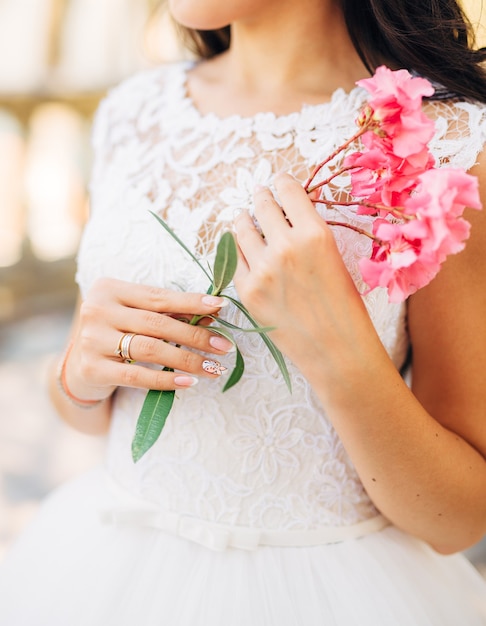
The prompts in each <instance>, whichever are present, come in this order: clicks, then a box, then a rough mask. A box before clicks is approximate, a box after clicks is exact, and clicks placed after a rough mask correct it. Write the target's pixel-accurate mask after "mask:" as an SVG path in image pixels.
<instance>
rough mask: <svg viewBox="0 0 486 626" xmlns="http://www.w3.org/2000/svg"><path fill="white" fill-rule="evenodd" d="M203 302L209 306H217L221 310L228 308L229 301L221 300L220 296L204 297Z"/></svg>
mask: <svg viewBox="0 0 486 626" xmlns="http://www.w3.org/2000/svg"><path fill="white" fill-rule="evenodd" d="M202 301H203V303H204V304H207V305H208V306H217V307H219V308H222V307H224V306H228V300H226V298H220V297H218V296H203V299H202Z"/></svg>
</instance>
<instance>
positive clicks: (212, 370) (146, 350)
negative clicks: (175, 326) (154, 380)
mask: <svg viewBox="0 0 486 626" xmlns="http://www.w3.org/2000/svg"><path fill="white" fill-rule="evenodd" d="M214 339H215V340H216V341H219V340H224V341H227V340H225V338H224V337H221V336H216V335H214ZM129 352H130V357H131V358H132V359H133V360H134V361H135V362H142V363H154V364H158V365H163V366H164V367H169V368H171V369H174V370H179V371H181V372H184V373H187V374H192V375H194V376H198V377H199V376H203V377H209V378H212V377H214V376H220V375H221V374H222V373H223V372H224V371H225V370H226V367H224V366H222V364H221V362H220V361H219V360H217V359H212V358H208V357H207V356H204V355H201V354H198V353H196V352H193V351H192V350H184V349H183V348H179V347H177V346H174V345H172V344H170V343H167V342H164V341H161V340H160V339H154V337H145V336H144V335H135V336H134V337H133V339H132V340H131V342H130V350H129ZM212 352H214V350H212ZM220 353H221V354H222V355H224V354H225V353H224V352H220ZM132 365H133V363H132ZM218 366H219V367H218Z"/></svg>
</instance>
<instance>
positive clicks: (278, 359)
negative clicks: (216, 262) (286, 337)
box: [223, 294, 292, 393]
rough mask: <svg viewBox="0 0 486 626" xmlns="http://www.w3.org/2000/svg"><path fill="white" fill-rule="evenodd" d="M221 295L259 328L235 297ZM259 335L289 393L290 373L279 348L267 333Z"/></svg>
mask: <svg viewBox="0 0 486 626" xmlns="http://www.w3.org/2000/svg"><path fill="white" fill-rule="evenodd" d="M223 296H224V297H225V298H228V300H230V301H231V302H232V303H233V304H234V305H235V306H236V307H237V308H238V309H239V310H240V311H241V312H242V313H243V315H244V316H245V317H246V318H247V320H248V321H249V322H250V324H251V325H252V326H254V327H255V328H259V326H258V323H257V321H256V320H255V319H254V318H253V317H252V316H251V314H250V312H249V311H248V309H247V308H246V307H245V306H244V305H243V304H242V303H241V302H240V301H239V300H236V299H235V298H232V297H231V296H228V295H226V294H223ZM260 337H261V338H262V340H263V341H264V342H265V345H266V346H267V348H268V350H269V351H270V354H271V355H272V356H273V358H274V359H275V362H276V363H277V365H278V367H279V369H280V371H281V373H282V376H283V378H284V380H285V384H286V385H287V388H288V390H289V391H290V393H292V383H291V381H290V374H289V370H288V369H287V365H286V364H285V360H284V357H283V354H282V353H281V352H280V350H279V349H278V348H277V346H276V345H275V344H274V343H273V341H272V340H271V339H270V337H269V336H268V335H266V334H265V333H262V334H261V335H260Z"/></svg>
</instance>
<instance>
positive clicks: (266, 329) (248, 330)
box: [206, 315, 275, 333]
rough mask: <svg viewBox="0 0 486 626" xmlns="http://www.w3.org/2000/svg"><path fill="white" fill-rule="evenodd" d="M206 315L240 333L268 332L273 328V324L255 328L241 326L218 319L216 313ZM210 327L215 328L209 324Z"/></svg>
mask: <svg viewBox="0 0 486 626" xmlns="http://www.w3.org/2000/svg"><path fill="white" fill-rule="evenodd" d="M206 317H210V318H211V319H212V320H214V321H215V322H218V323H219V324H222V325H223V326H226V327H227V328H231V329H232V330H238V331H239V332H241V333H269V332H270V331H271V330H275V326H257V327H255V328H241V326H236V325H235V324H232V323H231V322H228V320H223V319H220V318H219V317H216V315H206ZM209 328H210V329H212V328H215V327H214V326H210V327H209Z"/></svg>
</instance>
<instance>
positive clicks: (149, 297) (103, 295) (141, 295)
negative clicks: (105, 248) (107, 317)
mask: <svg viewBox="0 0 486 626" xmlns="http://www.w3.org/2000/svg"><path fill="white" fill-rule="evenodd" d="M90 295H91V298H92V299H94V300H95V301H103V302H106V301H107V300H109V301H112V300H115V301H117V302H118V303H120V304H122V305H124V306H128V307H132V308H136V309H145V310H147V311H158V312H163V313H180V314H189V315H208V314H211V313H214V312H216V311H219V310H220V309H221V307H224V306H226V304H227V300H225V299H224V298H221V297H218V296H211V295H208V294H199V293H186V292H179V291H173V290H171V289H162V288H159V287H152V286H147V285H139V284H136V283H129V282H125V281H121V280H115V279H106V278H105V279H100V280H98V281H96V284H95V285H94V286H93V288H92V290H91V292H90Z"/></svg>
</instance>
